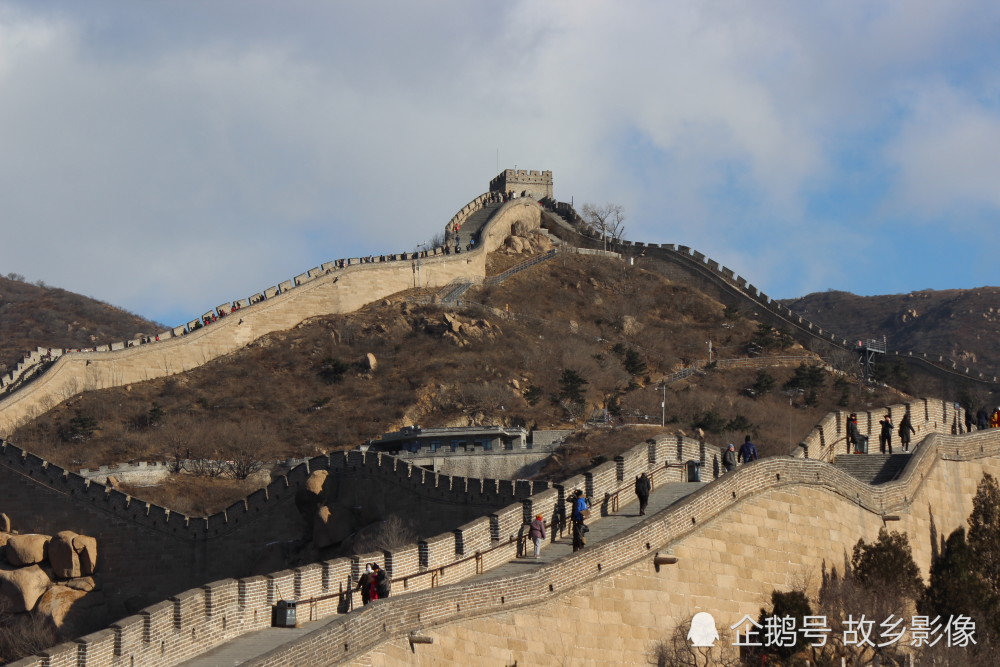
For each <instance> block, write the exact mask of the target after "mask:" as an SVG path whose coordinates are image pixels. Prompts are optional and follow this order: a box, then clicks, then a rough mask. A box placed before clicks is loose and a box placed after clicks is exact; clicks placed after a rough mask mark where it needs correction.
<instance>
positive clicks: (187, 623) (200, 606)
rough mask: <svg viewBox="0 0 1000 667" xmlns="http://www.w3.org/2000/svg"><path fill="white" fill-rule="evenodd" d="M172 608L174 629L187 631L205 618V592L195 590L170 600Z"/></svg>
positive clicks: (198, 589)
mask: <svg viewBox="0 0 1000 667" xmlns="http://www.w3.org/2000/svg"><path fill="white" fill-rule="evenodd" d="M170 601H171V602H172V603H173V606H174V629H175V630H187V629H190V628H191V627H192V626H193V625H197V624H198V623H200V622H201V620H202V619H203V618H204V617H205V616H206V610H205V591H204V589H202V588H196V589H192V590H188V591H184V592H183V593H179V594H178V595H175V596H173V597H172V598H170Z"/></svg>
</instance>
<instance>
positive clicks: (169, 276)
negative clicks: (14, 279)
mask: <svg viewBox="0 0 1000 667" xmlns="http://www.w3.org/2000/svg"><path fill="white" fill-rule="evenodd" d="M998 33H1000V5H998V4H997V3H995V2H993V3H991V2H978V1H964V0H954V1H951V2H948V3H940V2H920V1H913V0H909V1H903V0H898V1H894V2H888V1H886V2H878V1H850V0H838V1H836V2H823V1H818V2H808V3H805V2H798V1H793V0H788V1H784V2H779V1H774V2H768V1H762V2H754V3H738V2H720V1H712V0H707V1H706V0H698V1H684V0H677V1H675V2H669V3H663V2H658V1H648V2H646V1H629V0H624V1H622V0H619V1H615V2H592V1H588V0H565V1H554V2H545V1H539V0H533V1H531V2H528V1H527V0H524V1H520V0H513V1H511V2H506V3H469V2H464V1H460V0H454V1H429V2H420V3H412V2H379V1H377V0H376V1H372V2H307V1H302V0H290V1H288V2H282V3H274V2H262V1H257V0H217V1H215V2H209V3H202V2H165V1H158V0H147V1H145V2H141V3H139V2H120V1H113V2H111V1H109V2H102V1H100V0H92V1H90V2H86V3H82V2H75V1H69V0H67V1H64V2H57V1H45V0H30V1H28V0H24V1H15V0H0V202H3V206H2V207H0V220H2V225H0V274H4V275H6V274H8V273H11V272H14V273H19V274H23V275H24V276H26V277H27V278H28V280H30V281H36V280H43V281H45V282H46V283H47V284H50V285H56V286H60V287H65V288H67V289H71V290H73V291H77V292H81V293H83V294H87V295H89V296H93V297H96V298H99V299H101V300H104V301H107V302H110V303H113V304H115V305H119V306H122V307H124V308H127V309H129V310H132V311H134V312H137V313H140V314H142V315H144V316H147V317H150V318H152V319H156V320H159V321H161V322H164V323H166V324H177V323H180V322H183V321H187V320H188V319H191V318H192V317H194V316H196V315H198V314H200V313H202V312H204V311H206V310H208V309H210V308H212V307H214V306H216V305H218V304H220V303H223V302H226V301H230V300H232V299H235V298H240V297H244V296H247V295H249V294H251V293H254V292H256V291H259V290H261V289H263V288H265V287H268V286H270V285H273V284H276V283H278V282H280V281H282V280H286V279H288V278H289V277H291V276H293V275H296V274H298V273H301V272H302V271H305V270H307V269H309V268H311V267H313V266H316V265H317V264H319V263H321V262H324V261H328V260H331V259H336V258H340V257H348V256H358V255H362V254H372V253H382V252H399V251H403V250H409V249H412V248H414V247H415V246H416V245H417V244H418V243H421V242H424V241H426V240H428V239H429V238H431V237H432V236H433V235H434V234H436V233H437V232H439V231H441V230H442V228H443V226H444V224H445V223H446V222H447V221H448V219H449V218H450V217H451V216H452V215H453V214H454V213H455V212H456V211H457V210H458V209H459V208H461V207H462V206H463V205H464V204H465V203H466V202H468V201H469V200H470V199H472V198H473V197H475V196H476V195H478V194H479V193H481V192H483V191H484V190H485V189H486V188H487V185H488V183H489V180H490V179H491V178H492V177H493V176H494V175H496V172H497V166H498V164H499V167H500V168H501V169H503V168H507V167H514V166H517V167H518V168H522V169H524V168H527V169H550V170H552V171H553V172H554V176H555V188H556V195H557V197H558V198H559V199H562V200H566V201H569V200H570V199H571V198H572V199H573V200H574V201H575V202H576V203H577V204H581V203H585V202H591V203H596V204H602V203H606V202H613V203H618V204H621V205H623V206H624V207H625V211H626V236H627V237H628V238H631V239H634V240H639V241H646V242H653V243H681V244H684V245H690V246H693V247H695V248H697V249H699V250H701V251H702V252H704V253H706V254H707V255H709V256H710V257H712V258H714V259H717V260H719V261H721V262H722V263H724V264H726V265H727V266H729V267H731V268H733V269H734V270H736V271H737V272H738V273H740V274H741V275H743V276H746V277H747V278H748V279H749V280H751V281H752V282H753V283H755V284H756V285H758V286H759V287H761V288H762V289H764V290H765V291H766V292H768V293H769V294H771V295H772V296H775V297H781V298H784V297H796V296H801V295H804V294H807V293H809V292H814V291H823V290H826V289H831V288H832V289H838V290H846V291H850V292H854V293H856V294H888V293H900V292H908V291H912V290H920V289H927V288H932V289H946V288H963V287H964V288H969V287H977V286H981V285H997V284H1000V277H998V275H997V269H996V266H997V263H996V261H995V260H994V256H995V255H996V252H997V251H996V247H995V246H996V243H994V242H993V239H994V237H996V235H997V222H998V221H1000V187H998V184H1000V40H997V39H996V38H995V36H996V35H997V34H998ZM498 154H499V155H498Z"/></svg>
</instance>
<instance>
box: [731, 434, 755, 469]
mask: <svg viewBox="0 0 1000 667" xmlns="http://www.w3.org/2000/svg"><path fill="white" fill-rule="evenodd" d="M758 458H760V457H759V455H758V454H757V445H755V444H753V443H752V442H750V436H749V435H748V436H746V437H744V438H743V446H742V447H740V453H739V454H738V455H737V456H736V460H737V461H742V462H743V463H744V464H746V463H750V462H751V461H756V460H757V459H758Z"/></svg>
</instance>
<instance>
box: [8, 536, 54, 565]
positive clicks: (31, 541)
mask: <svg viewBox="0 0 1000 667" xmlns="http://www.w3.org/2000/svg"><path fill="white" fill-rule="evenodd" d="M51 539H52V538H51V537H49V536H48V535H38V534H36V533H29V534H28V535H11V536H10V538H9V539H8V540H7V544H6V546H4V553H5V554H6V555H7V562H8V563H10V564H11V565H14V566H16V567H23V566H25V565H34V564H36V563H41V562H42V561H44V560H45V548H46V545H47V544H48V543H49V540H51Z"/></svg>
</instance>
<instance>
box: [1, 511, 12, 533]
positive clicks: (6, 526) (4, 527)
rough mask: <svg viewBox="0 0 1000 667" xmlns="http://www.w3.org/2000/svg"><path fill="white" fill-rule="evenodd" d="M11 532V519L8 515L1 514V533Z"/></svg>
mask: <svg viewBox="0 0 1000 667" xmlns="http://www.w3.org/2000/svg"><path fill="white" fill-rule="evenodd" d="M9 532H10V517H9V516H7V515H6V514H0V533H9Z"/></svg>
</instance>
